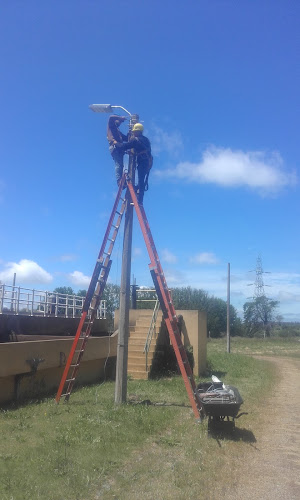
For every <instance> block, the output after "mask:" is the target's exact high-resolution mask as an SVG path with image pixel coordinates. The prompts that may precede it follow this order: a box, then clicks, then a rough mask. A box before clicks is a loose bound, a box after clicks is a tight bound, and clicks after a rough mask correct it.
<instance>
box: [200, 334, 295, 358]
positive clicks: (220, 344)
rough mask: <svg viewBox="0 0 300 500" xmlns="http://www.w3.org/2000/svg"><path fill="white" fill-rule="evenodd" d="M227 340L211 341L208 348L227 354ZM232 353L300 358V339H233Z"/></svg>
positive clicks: (231, 342) (231, 341)
mask: <svg viewBox="0 0 300 500" xmlns="http://www.w3.org/2000/svg"><path fill="white" fill-rule="evenodd" d="M226 343H227V340H226V338H222V339H210V340H209V342H208V347H209V349H210V350H211V351H213V352H226ZM230 347H231V352H232V353H234V354H251V355H258V356H289V357H294V358H300V338H298V337H291V338H286V339H284V338H278V337H272V338H266V339H256V338H253V339H250V338H248V337H231V340H230Z"/></svg>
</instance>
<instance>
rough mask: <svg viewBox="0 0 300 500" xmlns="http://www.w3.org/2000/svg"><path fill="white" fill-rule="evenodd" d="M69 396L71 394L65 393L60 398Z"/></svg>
mask: <svg viewBox="0 0 300 500" xmlns="http://www.w3.org/2000/svg"><path fill="white" fill-rule="evenodd" d="M70 394H71V393H70V392H66V393H65V394H62V395H61V396H60V397H61V398H65V397H66V396H70Z"/></svg>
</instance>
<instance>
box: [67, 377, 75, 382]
mask: <svg viewBox="0 0 300 500" xmlns="http://www.w3.org/2000/svg"><path fill="white" fill-rule="evenodd" d="M73 380H75V378H74V377H73V378H67V379H66V382H73Z"/></svg>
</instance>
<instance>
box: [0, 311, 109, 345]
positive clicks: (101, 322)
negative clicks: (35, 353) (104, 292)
mask: <svg viewBox="0 0 300 500" xmlns="http://www.w3.org/2000/svg"><path fill="white" fill-rule="evenodd" d="M79 320H80V318H55V317H51V316H49V317H44V316H25V315H21V314H19V315H15V314H0V342H7V340H8V335H9V333H10V332H11V331H14V332H15V333H16V334H17V335H63V336H67V335H75V334H76V330H77V327H78V324H79ZM92 335H101V336H103V335H107V320H106V319H96V320H94V323H93V327H92Z"/></svg>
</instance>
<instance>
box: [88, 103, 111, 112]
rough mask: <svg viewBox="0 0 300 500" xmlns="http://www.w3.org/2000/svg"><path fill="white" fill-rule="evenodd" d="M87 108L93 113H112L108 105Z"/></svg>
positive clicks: (95, 105) (91, 105)
mask: <svg viewBox="0 0 300 500" xmlns="http://www.w3.org/2000/svg"><path fill="white" fill-rule="evenodd" d="M89 108H90V109H91V110H92V111H94V112H95V113H113V109H112V107H111V105H110V104H90V105H89Z"/></svg>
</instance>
